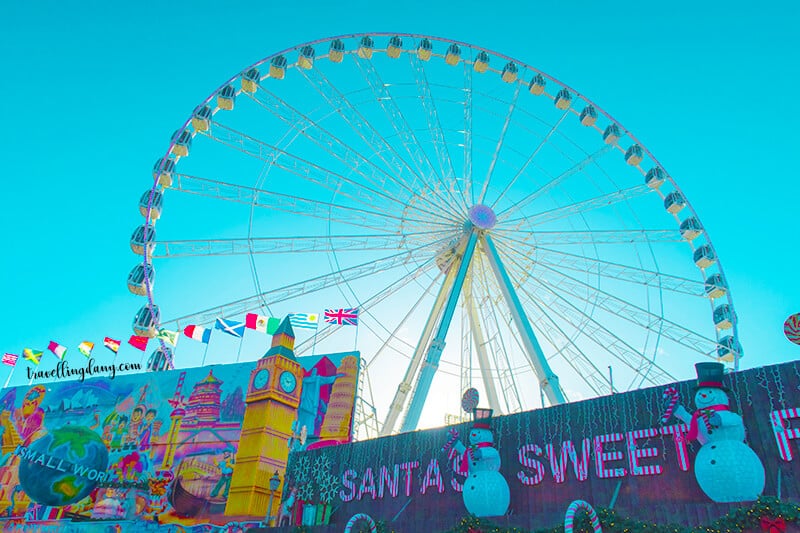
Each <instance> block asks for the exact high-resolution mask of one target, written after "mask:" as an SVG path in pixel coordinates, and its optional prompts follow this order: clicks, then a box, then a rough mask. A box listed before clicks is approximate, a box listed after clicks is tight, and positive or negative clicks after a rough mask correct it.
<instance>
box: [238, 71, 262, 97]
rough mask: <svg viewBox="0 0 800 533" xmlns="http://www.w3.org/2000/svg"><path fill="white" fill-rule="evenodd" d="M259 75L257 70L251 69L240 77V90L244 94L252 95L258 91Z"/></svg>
mask: <svg viewBox="0 0 800 533" xmlns="http://www.w3.org/2000/svg"><path fill="white" fill-rule="evenodd" d="M260 79H261V73H260V72H259V71H258V69H257V68H251V69H250V70H248V71H247V72H245V73H244V74H243V75H242V90H243V91H244V92H246V93H254V92H256V89H258V82H259V80H260Z"/></svg>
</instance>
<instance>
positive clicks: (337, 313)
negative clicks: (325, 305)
mask: <svg viewBox="0 0 800 533" xmlns="http://www.w3.org/2000/svg"><path fill="white" fill-rule="evenodd" d="M325 322H327V323H328V324H338V325H340V326H357V325H358V308H357V307H356V308H354V309H326V310H325Z"/></svg>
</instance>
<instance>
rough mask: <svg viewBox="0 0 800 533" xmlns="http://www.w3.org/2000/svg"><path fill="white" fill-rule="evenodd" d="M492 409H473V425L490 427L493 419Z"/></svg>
mask: <svg viewBox="0 0 800 533" xmlns="http://www.w3.org/2000/svg"><path fill="white" fill-rule="evenodd" d="M492 413H494V411H493V410H492V409H484V408H482V407H476V408H475V409H473V410H472V420H473V423H472V427H473V428H474V429H490V428H491V426H489V422H490V421H491V420H492Z"/></svg>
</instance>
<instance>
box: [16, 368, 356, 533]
mask: <svg viewBox="0 0 800 533" xmlns="http://www.w3.org/2000/svg"><path fill="white" fill-rule="evenodd" d="M298 362H299V363H300V365H301V366H302V374H303V378H302V384H299V385H298V387H302V388H299V389H298V390H300V391H301V393H300V394H301V396H300V401H299V404H300V405H299V408H298V409H297V411H296V413H292V414H293V415H295V420H294V427H295V428H296V429H297V432H296V433H295V434H292V435H288V436H286V438H285V442H284V443H283V444H282V446H284V447H285V448H286V449H287V453H288V448H289V447H292V448H293V449H295V450H302V449H304V448H305V447H306V446H309V445H312V444H314V443H318V442H321V441H328V442H347V441H349V440H350V434H351V429H352V421H353V420H352V414H353V406H354V396H355V389H356V383H357V379H358V367H359V354H358V352H349V353H339V354H328V355H319V356H313V357H304V358H299V359H298ZM255 367H256V362H250V363H240V364H230V365H216V366H210V367H205V368H193V369H186V370H174V371H166V372H150V373H145V374H136V375H117V376H116V377H115V379H109V378H95V379H87V380H86V381H83V382H79V381H65V382H49V383H42V384H36V383H34V384H32V386H28V387H16V388H10V389H3V390H2V391H0V438H1V439H2V446H1V448H0V450H1V451H0V520H2V521H0V525H2V526H3V529H4V530H12V529H14V527H19V525H20V524H21V523H23V521H24V522H25V523H27V524H28V525H27V527H32V526H31V524H35V523H39V524H59V522H58V521H59V520H61V522H60V523H61V524H62V525H61V526H59V527H62V529H60V530H63V527H66V526H65V525H64V524H65V523H66V521H67V520H80V521H86V522H85V525H84V528H83V530H88V529H86V527H87V526H88V525H91V524H98V523H107V524H110V525H116V526H119V524H122V523H135V522H141V521H147V522H153V523H159V524H162V525H163V524H182V525H192V524H201V523H209V524H226V523H234V522H235V523H237V524H242V525H244V524H247V523H256V522H257V521H258V520H257V519H258V517H252V516H249V517H248V516H231V514H230V513H228V512H226V507H227V504H228V500H229V491H230V489H231V479H232V478H233V477H234V476H235V474H236V470H237V461H236V459H237V452H238V448H239V441H240V433H241V431H242V423H243V420H244V419H245V415H246V414H247V412H248V409H263V408H264V404H265V402H248V391H249V390H252V386H253V385H252V383H251V380H252V375H253V374H254V372H253V370H254V368H255ZM301 435H302V438H301ZM268 459H269V458H267V460H268ZM281 477H283V472H281ZM277 496H278V500H276V504H277V502H278V501H279V499H280V494H279V493H278V495H277ZM231 497H233V496H231ZM90 523H91V524H90ZM120 527H121V530H126V529H125V527H122V526H120ZM111 530H114V529H111ZM232 530H233V529H232Z"/></svg>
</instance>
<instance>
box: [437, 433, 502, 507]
mask: <svg viewBox="0 0 800 533" xmlns="http://www.w3.org/2000/svg"><path fill="white" fill-rule="evenodd" d="M450 437H451V441H450V443H448V444H449V445H452V448H453V450H454V451H455V452H456V453H457V454H458V455H459V456H461V471H462V472H466V473H467V476H468V477H467V479H466V480H465V481H464V490H463V491H462V492H461V495H462V496H463V498H464V507H466V508H467V511H469V512H470V513H471V514H473V515H475V516H478V517H484V516H500V515H504V514H505V513H506V511H507V510H508V504H509V500H510V494H509V490H508V483H507V482H506V479H505V478H504V477H503V474H501V473H500V454H499V453H498V451H497V449H496V448H494V447H493V446H492V443H493V442H494V435H493V434H492V432H491V430H490V429H489V424H488V423H487V422H485V421H481V422H475V423H474V424H473V425H472V429H471V430H470V432H469V438H468V440H469V446H468V447H467V446H464V444H462V443H461V442H460V441H457V440H456V439H458V430H456V429H451V430H450ZM448 447H449V446H446V447H445V448H448Z"/></svg>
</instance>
